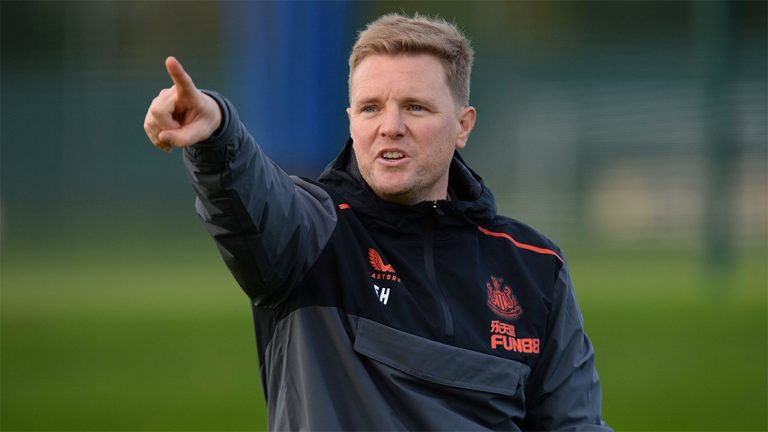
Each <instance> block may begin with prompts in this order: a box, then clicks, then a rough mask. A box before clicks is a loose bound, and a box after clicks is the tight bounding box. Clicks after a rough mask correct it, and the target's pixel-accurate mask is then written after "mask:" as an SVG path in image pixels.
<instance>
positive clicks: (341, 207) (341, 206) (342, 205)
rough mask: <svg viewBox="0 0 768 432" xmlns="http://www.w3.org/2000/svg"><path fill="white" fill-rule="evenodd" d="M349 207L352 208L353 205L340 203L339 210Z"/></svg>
mask: <svg viewBox="0 0 768 432" xmlns="http://www.w3.org/2000/svg"><path fill="white" fill-rule="evenodd" d="M348 208H352V207H350V205H349V204H347V203H343V204H339V210H346V209H348Z"/></svg>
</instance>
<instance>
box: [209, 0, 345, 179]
mask: <svg viewBox="0 0 768 432" xmlns="http://www.w3.org/2000/svg"><path fill="white" fill-rule="evenodd" d="M352 8H353V6H352V5H351V3H349V2H345V1H338V2H336V1H333V2H313V1H308V2H288V1H286V2H282V1H276V2H222V3H221V11H222V14H221V17H222V19H223V20H224V22H223V25H222V28H223V31H224V35H223V40H224V46H223V47H222V49H223V52H224V53H225V67H226V73H225V76H226V78H227V84H228V86H231V87H229V89H227V91H228V93H227V96H228V97H229V98H230V99H231V100H233V101H234V102H235V104H236V106H237V107H238V110H239V112H240V115H241V117H242V120H243V122H244V123H245V124H246V125H247V126H248V128H249V130H250V131H251V133H252V134H253V135H254V137H255V138H256V140H257V142H258V143H259V144H260V145H261V146H262V148H264V149H265V151H266V152H267V154H268V155H269V156H270V157H271V158H272V159H274V160H275V161H276V162H277V163H278V164H279V165H280V166H281V167H283V168H284V169H285V170H286V171H288V172H289V173H291V174H300V175H307V176H310V177H316V176H317V174H319V172H320V170H321V169H322V168H323V167H324V166H325V164H326V163H327V162H328V161H329V160H330V159H331V158H332V157H333V156H334V155H335V154H336V153H337V152H338V150H339V149H340V148H341V146H342V144H343V143H344V141H345V140H346V138H347V136H348V134H349V131H348V126H347V120H346V113H345V112H344V110H345V108H346V107H347V106H348V99H347V74H348V68H347V57H348V55H349V50H350V49H351V44H352V43H353V40H354V39H353V38H354V35H355V34H354V29H353V28H352V23H351V21H352V20H351V19H350V16H351V14H350V11H351V9H352Z"/></svg>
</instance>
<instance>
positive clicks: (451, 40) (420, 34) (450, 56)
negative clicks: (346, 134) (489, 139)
mask: <svg viewBox="0 0 768 432" xmlns="http://www.w3.org/2000/svg"><path fill="white" fill-rule="evenodd" d="M376 54H385V55H398V54H431V55H434V56H435V57H437V58H438V59H439V60H440V62H441V63H442V64H443V67H444V69H445V77H446V81H447V83H448V88H449V89H450V90H451V93H452V94H453V97H454V98H455V100H456V102H457V103H459V104H461V105H462V106H468V105H469V77H470V74H471V73H472V62H473V60H474V56H475V52H474V50H473V49H472V47H471V46H470V44H469V40H468V39H467V37H466V36H464V34H463V33H462V32H461V31H460V30H459V29H458V28H457V27H456V26H455V25H454V24H451V23H448V22H447V21H445V20H443V19H441V18H431V17H428V16H424V15H419V14H416V15H414V16H413V18H411V17H407V16H403V15H400V14H397V13H391V14H387V15H383V16H381V17H379V18H378V19H377V20H375V21H373V22H371V23H369V24H368V26H366V28H365V30H363V31H361V32H360V34H358V36H357V42H355V45H354V47H352V53H351V54H350V55H349V86H350V88H351V86H352V74H353V73H354V72H355V68H356V67H357V66H358V65H359V64H360V62H362V61H363V59H364V58H366V57H368V56H370V55H376Z"/></svg>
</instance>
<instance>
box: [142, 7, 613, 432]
mask: <svg viewBox="0 0 768 432" xmlns="http://www.w3.org/2000/svg"><path fill="white" fill-rule="evenodd" d="M472 59H473V51H472V49H471V47H470V46H469V42H468V41H467V39H466V38H465V37H464V36H463V35H462V34H461V33H460V32H459V31H458V30H457V29H456V28H455V27H454V26H453V25H451V24H448V23H446V22H444V21H441V20H437V19H431V18H425V17H421V16H416V17H414V18H409V17H403V16H400V15H396V14H393V15H386V16H383V17H381V18H379V19H378V20H376V21H375V22H373V23H371V24H369V25H368V27H367V29H366V30H365V31H363V32H362V33H360V35H359V38H358V40H357V42H356V44H355V46H354V48H353V50H352V54H351V56H350V60H349V64H350V74H349V99H350V106H349V108H348V109H347V114H348V116H349V130H350V135H351V139H350V140H349V141H348V142H347V144H346V145H345V146H344V148H343V150H342V151H341V154H340V155H339V156H338V158H337V159H336V160H335V161H333V162H332V163H331V164H330V165H329V166H328V167H327V168H326V170H325V172H323V174H322V175H321V176H320V178H319V180H318V181H317V182H315V181H310V180H306V179H301V178H296V177H289V176H288V175H286V174H285V173H283V172H282V171H281V170H280V169H279V168H278V167H277V166H276V165H275V164H274V163H272V162H271V161H270V160H269V159H267V157H266V156H265V155H264V154H263V153H262V151H261V150H260V149H259V147H258V146H257V145H256V144H255V142H254V140H253V138H252V137H251V136H250V135H249V134H248V132H247V131H246V129H245V127H244V126H243V125H242V124H241V123H240V121H239V120H238V117H237V113H236V111H235V109H234V107H233V106H232V105H231V104H230V103H229V102H228V101H227V100H226V99H224V98H223V97H222V96H220V95H218V94H216V93H212V92H208V93H203V92H201V91H199V90H198V89H197V88H196V87H195V86H194V84H193V83H192V80H191V79H190V77H189V75H187V74H186V73H185V72H184V70H183V69H182V67H181V64H180V63H179V62H178V61H176V59H174V58H172V57H169V58H168V59H167V60H166V68H167V70H168V73H169V75H170V76H171V78H172V79H173V83H174V85H173V87H171V88H170V89H165V90H163V91H161V92H160V95H159V96H158V97H157V98H155V100H154V101H153V102H152V104H151V106H150V108H149V112H148V113H147V117H146V120H145V125H144V126H145V130H146V132H147V135H148V136H149V138H150V140H151V141H152V143H153V144H154V145H156V146H157V147H159V148H162V149H164V150H170V149H171V148H172V147H173V146H176V147H183V148H184V162H185V165H186V168H187V170H188V173H189V176H190V179H191V181H192V184H193V187H194V188H195V191H196V193H197V201H196V206H197V212H198V214H199V215H200V216H201V218H202V219H203V221H204V222H205V225H206V227H207V229H208V230H209V232H210V233H211V235H212V236H213V237H214V239H215V240H216V243H217V245H218V247H219V249H220V251H221V254H222V256H223V257H224V260H225V261H226V263H227V265H228V266H229V268H230V270H231V271H232V274H233V275H234V277H235V278H236V279H237V281H238V283H239V284H240V286H241V287H242V288H243V289H244V290H245V292H246V293H247V294H248V296H249V297H250V299H251V301H252V304H253V310H254V319H255V322H256V334H257V342H258V347H259V365H260V368H261V379H262V385H263V387H264V392H265V395H266V400H267V406H268V416H269V427H270V429H272V430H294V429H309V430H353V429H365V430H373V429H378V430H434V429H450V430H477V429H494V430H499V429H501V430H520V429H532V430H554V429H566V428H567V429H584V430H586V429H594V430H601V429H602V430H606V429H607V427H605V425H604V423H603V421H602V420H601V418H600V384H599V380H598V377H597V374H596V372H595V368H594V354H593V350H592V347H591V345H590V342H589V340H588V339H587V337H586V336H585V335H584V332H583V329H582V319H581V314H580V312H579V310H578V306H577V304H576V300H575V297H574V292H573V287H572V285H571V281H570V278H569V275H568V268H567V266H566V263H565V261H564V258H563V254H562V253H561V252H560V250H559V249H558V248H557V246H555V245H554V244H553V243H552V242H551V241H549V240H548V239H546V238H545V237H543V236H542V235H540V234H538V233H537V232H535V231H534V230H532V229H531V228H529V227H528V226H526V225H523V224H521V223H520V222H516V221H514V220H511V219H508V218H505V217H502V216H499V215H497V214H496V206H495V202H494V199H493V196H492V194H491V192H490V191H489V190H488V188H487V187H485V186H484V185H483V183H482V180H481V179H480V177H479V176H478V175H477V174H475V173H474V172H473V171H471V170H470V169H469V168H468V167H467V165H466V164H465V163H464V161H463V160H462V159H461V157H460V156H459V155H458V153H456V152H455V150H457V149H461V148H463V147H464V146H465V145H466V143H467V139H468V138H469V135H470V132H471V131H472V128H473V127H474V125H475V119H476V116H477V114H476V111H475V109H474V108H473V107H471V106H469V77H470V71H471V67H472ZM286 145H290V143H286Z"/></svg>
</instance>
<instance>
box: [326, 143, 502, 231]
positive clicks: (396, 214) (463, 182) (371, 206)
mask: <svg viewBox="0 0 768 432" xmlns="http://www.w3.org/2000/svg"><path fill="white" fill-rule="evenodd" d="M318 181H319V182H320V183H322V184H325V185H328V186H330V187H332V188H333V190H334V191H335V192H336V193H338V194H340V195H341V197H342V198H343V199H344V200H346V201H347V202H348V203H349V204H350V206H352V207H353V208H354V209H355V210H356V211H359V212H362V213H364V214H366V215H368V216H371V217H373V218H375V219H379V220H382V221H386V222H388V223H389V224H395V225H398V224H399V223H401V222H403V221H404V220H405V219H411V218H414V217H418V218H421V217H423V216H424V215H425V214H427V213H429V212H432V213H434V212H435V209H434V207H435V204H434V203H433V202H422V203H419V204H415V205H411V206H407V205H402V204H396V203H392V202H388V201H385V200H383V199H381V198H379V197H378V196H376V194H375V193H374V192H373V191H372V190H371V188H370V187H369V186H368V185H367V184H366V183H365V181H364V180H363V178H362V176H361V175H360V170H359V168H358V166H357V158H356V157H355V151H354V149H353V147H352V139H351V138H350V139H348V140H347V142H346V144H345V145H344V147H343V148H342V150H341V153H339V155H338V156H337V157H336V159H335V160H333V161H332V162H331V163H330V164H328V166H327V167H326V168H325V170H324V171H323V173H322V174H320V177H319V178H318ZM448 195H449V197H450V200H441V201H438V202H437V207H438V208H439V210H440V211H439V213H441V214H444V215H446V216H448V219H449V220H450V219H453V220H454V221H455V222H459V221H460V222H463V223H466V222H467V220H469V221H471V222H474V223H480V222H481V221H484V220H488V219H492V218H493V217H494V216H495V215H496V201H495V199H494V197H493V194H492V193H491V191H490V190H489V189H488V188H487V187H486V186H485V185H484V184H483V180H482V178H481V177H480V176H479V175H477V174H476V173H475V172H474V171H472V170H471V169H470V168H469V167H468V166H467V164H466V162H464V159H462V157H461V155H459V153H458V152H454V154H453V160H452V161H451V166H450V171H449V178H448Z"/></svg>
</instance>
